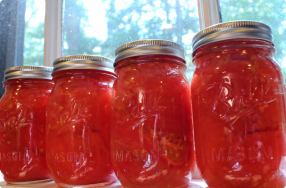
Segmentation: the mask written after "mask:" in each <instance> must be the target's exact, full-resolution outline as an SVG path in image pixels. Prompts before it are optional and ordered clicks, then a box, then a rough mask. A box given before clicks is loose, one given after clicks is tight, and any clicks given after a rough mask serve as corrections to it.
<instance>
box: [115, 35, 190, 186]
mask: <svg viewBox="0 0 286 188" xmlns="http://www.w3.org/2000/svg"><path fill="white" fill-rule="evenodd" d="M185 69H186V65H185V60H184V51H183V48H182V47H181V46H179V45H178V44H176V43H173V42H170V41H164V40H140V41H135V42H131V43H127V44H124V45H123V46H121V47H119V48H118V49H117V51H116V60H115V72H116V74H117V75H118V79H117V80H116V81H115V84H114V93H115V96H114V103H113V106H114V118H113V120H114V122H113V124H112V125H113V126H112V131H111V138H112V139H111V153H112V163H113V165H114V170H115V173H116V175H117V177H118V178H119V180H120V181H121V183H122V184H123V186H124V187H132V188H136V187H140V188H144V187H146V188H147V187H148V188H152V187H154V188H168V187H170V188H174V187H177V186H182V185H184V184H186V183H187V182H188V180H187V179H186V178H185V176H186V175H188V173H189V172H190V167H191V166H192V162H193V153H194V152H193V136H192V119H191V101H190V88H189V86H188V82H187V81H186V78H185Z"/></svg>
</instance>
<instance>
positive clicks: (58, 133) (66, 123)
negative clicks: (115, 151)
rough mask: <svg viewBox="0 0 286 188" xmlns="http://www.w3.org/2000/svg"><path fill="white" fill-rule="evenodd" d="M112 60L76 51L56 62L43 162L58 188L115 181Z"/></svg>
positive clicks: (48, 108) (101, 184) (48, 109)
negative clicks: (111, 155) (80, 53)
mask: <svg viewBox="0 0 286 188" xmlns="http://www.w3.org/2000/svg"><path fill="white" fill-rule="evenodd" d="M112 63H113V62H112V61H111V60H109V59H106V58H104V57H101V56H91V55H76V56H66V57H61V58H58V59H56V60H55V62H54V71H53V74H52V75H53V81H54V82H55V87H54V90H53V92H52V95H51V98H50V100H49V104H48V107H47V134H46V140H47V144H46V146H47V163H48V167H49V169H50V171H51V173H52V176H53V178H54V179H55V181H56V183H58V184H59V185H60V186H62V187H72V186H83V187H84V186H89V187H90V186H92V187H93V186H103V185H106V184H110V183H112V182H114V180H115V178H114V176H113V170H112V166H111V160H110V147H109V146H110V123H111V97H112V86H113V82H114V80H115V78H116V76H115V74H114V71H113V66H112Z"/></svg>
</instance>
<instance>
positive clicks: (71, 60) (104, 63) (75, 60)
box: [54, 55, 114, 73]
mask: <svg viewBox="0 0 286 188" xmlns="http://www.w3.org/2000/svg"><path fill="white" fill-rule="evenodd" d="M74 69H96V70H103V71H107V72H112V73H113V72H114V69H113V61H112V60H110V59H108V58H105V57H102V56H94V55H72V56H64V57H60V58H58V59H56V60H55V61H54V72H57V71H61V70H74Z"/></svg>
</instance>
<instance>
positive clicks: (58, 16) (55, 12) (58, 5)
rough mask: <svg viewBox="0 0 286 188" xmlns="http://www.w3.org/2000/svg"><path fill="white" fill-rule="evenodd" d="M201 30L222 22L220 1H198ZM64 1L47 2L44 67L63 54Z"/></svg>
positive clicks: (48, 0)
mask: <svg viewBox="0 0 286 188" xmlns="http://www.w3.org/2000/svg"><path fill="white" fill-rule="evenodd" d="M197 4H198V10H199V22H200V29H204V28H206V27H208V26H211V25H214V24H217V23H220V22H221V15H220V6H219V0H197ZM62 7H63V0H46V13H45V46H44V65H45V66H52V64H53V61H54V60H55V59H56V58H58V57H60V56H61V55H62V54H61V53H62V46H61V45H62V14H63V11H62Z"/></svg>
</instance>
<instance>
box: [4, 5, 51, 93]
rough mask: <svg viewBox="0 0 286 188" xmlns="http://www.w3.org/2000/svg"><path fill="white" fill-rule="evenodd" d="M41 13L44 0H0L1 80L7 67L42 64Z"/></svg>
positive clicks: (43, 10)
mask: <svg viewBox="0 0 286 188" xmlns="http://www.w3.org/2000/svg"><path fill="white" fill-rule="evenodd" d="M44 14H45V0H17V1H11V0H0V23H1V27H0V44H1V45H0V62H1V64H0V69H1V70H2V71H1V74H0V82H2V80H3V76H4V75H3V70H4V69H6V68H7V67H10V66H14V65H23V64H25V65H42V64H43V49H44V43H43V39H44V33H43V31H44V24H43V23H44ZM2 93H3V88H2V87H1V89H0V95H1V94H2Z"/></svg>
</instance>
